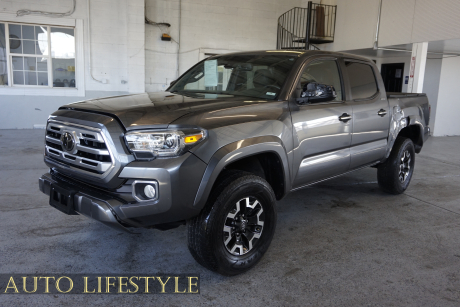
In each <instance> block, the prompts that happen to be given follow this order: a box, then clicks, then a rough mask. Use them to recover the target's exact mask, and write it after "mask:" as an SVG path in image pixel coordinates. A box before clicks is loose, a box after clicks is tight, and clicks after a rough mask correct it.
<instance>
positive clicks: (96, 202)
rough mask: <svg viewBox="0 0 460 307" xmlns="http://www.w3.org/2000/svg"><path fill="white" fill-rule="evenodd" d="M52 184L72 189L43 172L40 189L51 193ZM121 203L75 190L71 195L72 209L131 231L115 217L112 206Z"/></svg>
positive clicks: (107, 224)
mask: <svg viewBox="0 0 460 307" xmlns="http://www.w3.org/2000/svg"><path fill="white" fill-rule="evenodd" d="M52 185H57V186H60V187H62V188H64V189H68V190H72V189H74V187H72V186H71V185H69V184H67V183H65V182H63V181H60V180H58V179H55V178H53V177H52V176H51V174H50V173H47V174H44V175H43V176H41V177H40V179H39V180H38V186H39V189H40V191H41V192H43V193H44V194H46V195H48V196H50V194H51V186H52ZM121 204H122V203H121V202H120V201H119V200H116V199H101V198H97V197H95V196H91V195H88V194H86V193H84V192H77V193H76V194H75V195H74V197H73V210H74V211H75V212H77V213H79V214H81V215H84V216H86V217H89V218H92V219H94V220H96V221H98V222H101V223H102V224H104V225H106V226H108V227H110V228H113V229H116V230H121V231H125V232H132V231H131V230H129V229H128V228H126V227H125V226H123V225H122V224H121V223H120V222H119V220H118V219H117V217H116V214H115V211H114V209H113V208H114V207H116V206H119V205H121Z"/></svg>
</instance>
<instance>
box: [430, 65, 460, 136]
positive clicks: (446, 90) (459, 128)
mask: <svg viewBox="0 0 460 307" xmlns="http://www.w3.org/2000/svg"><path fill="white" fill-rule="evenodd" d="M459 72H460V57H449V58H444V59H443V60H442V67H441V78H440V82H439V95H438V100H437V107H436V114H435V116H436V119H435V124H434V131H433V133H434V134H433V135H434V136H445V135H460V121H459V120H458V117H457V116H458V114H460V103H459V100H460V99H459V93H458V85H459V79H460V78H459ZM432 114H433V113H432Z"/></svg>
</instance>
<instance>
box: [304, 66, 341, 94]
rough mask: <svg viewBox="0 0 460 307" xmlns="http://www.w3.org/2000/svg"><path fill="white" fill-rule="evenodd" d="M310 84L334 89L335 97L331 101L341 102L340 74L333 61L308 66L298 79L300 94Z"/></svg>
mask: <svg viewBox="0 0 460 307" xmlns="http://www.w3.org/2000/svg"><path fill="white" fill-rule="evenodd" d="M312 82H313V83H318V84H324V85H330V86H332V87H334V89H335V92H336V94H337V97H336V98H335V99H333V100H331V101H342V100H343V99H342V84H341V82H340V74H339V69H338V67H337V62H336V61H335V60H320V61H315V62H313V63H311V64H309V65H308V66H307V68H305V70H304V72H303V73H302V76H301V77H300V86H301V89H302V92H304V91H305V90H306V89H307V86H308V84H310V83H312Z"/></svg>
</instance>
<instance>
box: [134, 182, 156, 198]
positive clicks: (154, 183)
mask: <svg viewBox="0 0 460 307" xmlns="http://www.w3.org/2000/svg"><path fill="white" fill-rule="evenodd" d="M138 183H143V184H151V185H153V186H154V187H155V197H154V198H150V199H141V198H139V197H137V195H136V184H138ZM131 186H132V194H133V198H134V199H135V200H137V201H138V202H140V203H142V202H146V201H150V202H151V201H156V200H158V199H159V198H160V190H159V188H158V182H157V181H145V180H135V181H134V182H133V184H132V185H131Z"/></svg>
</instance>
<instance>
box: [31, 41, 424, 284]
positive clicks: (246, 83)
mask: <svg viewBox="0 0 460 307" xmlns="http://www.w3.org/2000/svg"><path fill="white" fill-rule="evenodd" d="M429 117H430V105H429V103H428V100H427V97H426V95H424V94H403V93H386V92H385V89H384V85H383V82H382V79H381V77H380V74H379V71H378V69H377V67H376V66H375V64H374V63H373V62H371V61H369V60H368V59H365V58H362V57H357V56H354V55H350V54H344V53H333V52H324V51H289V50H284V51H280V50H278V51H257V52H244V53H233V54H227V55H221V56H213V57H210V58H207V59H206V60H204V61H201V62H199V63H198V64H196V65H195V66H193V67H192V68H191V69H189V70H188V71H187V72H186V73H184V74H183V75H182V76H181V77H180V78H179V79H178V80H176V81H175V82H173V84H172V85H171V86H170V87H169V88H168V89H167V91H166V92H159V93H144V94H136V95H126V96H118V97H109V98H104V99H94V100H89V101H83V102H77V103H72V104H68V105H65V106H62V107H61V108H59V110H58V111H56V112H54V113H53V114H52V115H51V116H50V117H49V120H48V122H47V126H46V140H45V143H46V145H45V155H44V159H45V163H46V164H47V165H48V166H49V168H50V171H49V173H46V174H44V175H43V176H42V177H41V178H40V179H39V186H40V190H41V191H42V192H43V193H45V194H47V195H49V202H50V205H51V206H53V207H55V208H56V209H59V210H60V211H62V212H64V213H66V214H70V215H72V214H82V215H85V216H87V217H90V218H93V219H95V220H97V221H99V222H102V223H104V224H105V225H107V226H110V227H112V228H115V229H118V230H123V231H128V232H132V229H133V228H136V227H142V228H157V229H161V230H166V229H170V228H174V227H177V226H179V225H183V224H186V225H187V228H188V247H189V250H190V252H191V254H192V255H193V257H194V258H195V259H196V261H197V262H199V263H200V264H201V265H203V266H204V267H206V268H208V269H210V270H213V271H216V272H218V273H220V274H223V275H235V274H239V273H242V272H245V271H247V270H249V269H250V268H251V267H253V266H254V265H255V264H256V263H257V262H258V261H259V260H260V259H261V258H262V256H263V255H264V253H265V252H266V251H267V249H268V247H269V245H270V242H271V240H272V238H273V235H274V233H275V226H276V219H277V213H276V208H275V205H276V201H277V200H280V199H282V198H283V197H284V196H286V194H288V193H289V192H291V191H295V190H299V189H302V188H304V187H307V186H310V185H312V184H315V183H317V182H320V181H323V180H327V179H329V178H333V177H336V176H339V175H342V174H345V173H348V172H351V171H354V170H358V169H361V168H364V167H369V166H372V167H376V168H377V178H378V183H379V186H380V187H381V188H382V189H383V190H384V191H386V192H388V193H393V194H400V193H403V192H404V190H406V188H407V187H408V185H409V182H410V180H411V177H412V174H413V171H414V161H415V160H414V159H415V153H419V152H420V150H421V148H422V146H423V143H424V142H425V140H426V139H427V137H428V136H429V132H430V129H429V127H428V122H429Z"/></svg>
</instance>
